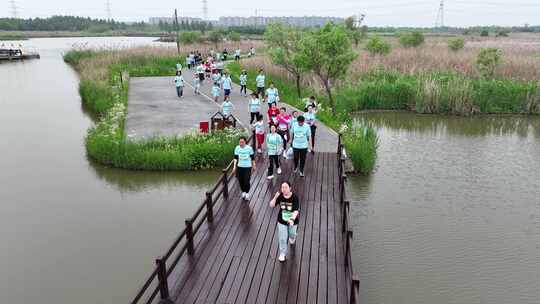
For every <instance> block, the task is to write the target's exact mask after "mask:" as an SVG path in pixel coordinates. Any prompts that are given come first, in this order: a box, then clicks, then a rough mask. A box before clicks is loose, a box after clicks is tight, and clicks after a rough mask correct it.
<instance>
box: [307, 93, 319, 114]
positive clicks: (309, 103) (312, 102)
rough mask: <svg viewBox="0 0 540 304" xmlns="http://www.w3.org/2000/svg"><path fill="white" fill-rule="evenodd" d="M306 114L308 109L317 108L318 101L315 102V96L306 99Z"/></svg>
mask: <svg viewBox="0 0 540 304" xmlns="http://www.w3.org/2000/svg"><path fill="white" fill-rule="evenodd" d="M304 105H305V107H304V112H307V111H308V107H309V106H312V107H313V108H314V109H316V108H317V101H316V100H315V96H310V97H309V98H304Z"/></svg>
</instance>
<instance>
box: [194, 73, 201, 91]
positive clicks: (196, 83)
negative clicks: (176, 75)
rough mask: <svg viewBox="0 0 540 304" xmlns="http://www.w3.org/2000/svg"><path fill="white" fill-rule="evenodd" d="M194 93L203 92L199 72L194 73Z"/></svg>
mask: <svg viewBox="0 0 540 304" xmlns="http://www.w3.org/2000/svg"><path fill="white" fill-rule="evenodd" d="M193 93H194V94H195V95H200V94H201V80H200V79H199V77H198V75H197V73H193Z"/></svg>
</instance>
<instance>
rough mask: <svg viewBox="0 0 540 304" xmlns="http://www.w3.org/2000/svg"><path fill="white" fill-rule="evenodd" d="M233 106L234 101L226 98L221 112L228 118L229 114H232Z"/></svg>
mask: <svg viewBox="0 0 540 304" xmlns="http://www.w3.org/2000/svg"><path fill="white" fill-rule="evenodd" d="M233 108H234V106H233V104H232V102H230V101H229V100H228V99H225V100H224V101H223V103H222V104H221V113H223V116H225V118H228V117H229V116H231V114H232V111H233Z"/></svg>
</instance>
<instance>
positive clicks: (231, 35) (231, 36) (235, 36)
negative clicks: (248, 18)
mask: <svg viewBox="0 0 540 304" xmlns="http://www.w3.org/2000/svg"><path fill="white" fill-rule="evenodd" d="M227 36H228V37H229V39H230V40H231V41H235V42H238V41H240V39H242V36H240V33H237V32H230V33H229V35H227Z"/></svg>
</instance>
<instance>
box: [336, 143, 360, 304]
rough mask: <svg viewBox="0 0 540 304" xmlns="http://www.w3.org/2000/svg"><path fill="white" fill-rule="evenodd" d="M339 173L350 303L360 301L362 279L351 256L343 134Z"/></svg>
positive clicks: (339, 146) (339, 150) (339, 147)
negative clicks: (356, 271)
mask: <svg viewBox="0 0 540 304" xmlns="http://www.w3.org/2000/svg"><path fill="white" fill-rule="evenodd" d="M337 158H338V174H339V204H340V207H341V210H342V212H341V216H342V223H341V231H342V233H343V236H344V238H345V244H344V247H345V248H344V250H345V251H344V252H345V276H346V280H347V296H348V300H349V303H350V304H357V303H360V301H359V294H360V280H359V279H358V278H357V277H356V275H355V273H354V268H353V264H352V256H351V246H352V242H353V232H352V230H351V227H350V226H349V224H350V215H349V213H350V203H349V201H348V200H347V195H346V192H347V191H346V189H345V183H346V182H347V174H346V172H345V160H346V151H345V148H344V146H343V143H342V140H341V134H339V138H338V150H337Z"/></svg>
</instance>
